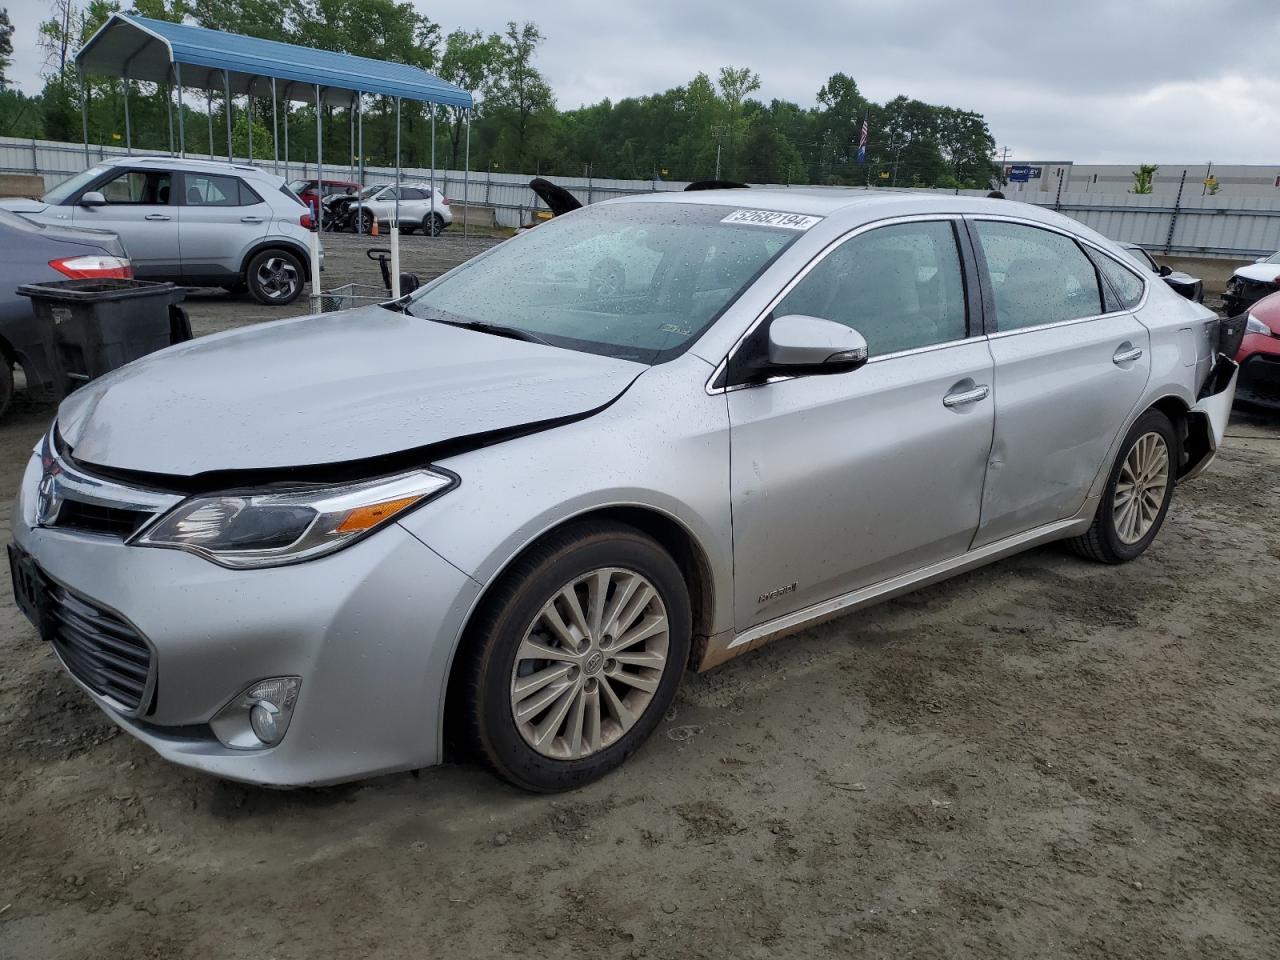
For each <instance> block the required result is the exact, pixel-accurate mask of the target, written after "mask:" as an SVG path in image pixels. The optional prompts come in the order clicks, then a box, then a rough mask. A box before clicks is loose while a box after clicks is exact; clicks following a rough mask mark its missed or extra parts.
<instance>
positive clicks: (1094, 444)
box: [970, 218, 1151, 546]
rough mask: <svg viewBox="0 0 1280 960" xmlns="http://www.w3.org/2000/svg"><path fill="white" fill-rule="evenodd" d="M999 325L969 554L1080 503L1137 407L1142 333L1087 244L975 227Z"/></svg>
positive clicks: (1023, 227)
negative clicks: (987, 443) (991, 425)
mask: <svg viewBox="0 0 1280 960" xmlns="http://www.w3.org/2000/svg"><path fill="white" fill-rule="evenodd" d="M970 225H971V227H972V231H973V234H974V237H975V241H976V252H977V253H978V255H979V260H980V262H984V263H985V274H984V276H985V278H986V280H987V284H986V285H987V289H988V291H989V294H990V296H989V306H990V307H992V308H993V309H994V323H995V329H994V330H993V332H992V333H991V353H992V356H993V358H994V360H995V401H996V402H995V414H996V420H995V423H996V430H995V441H994V444H993V446H992V450H991V464H990V468H989V469H988V471H987V481H986V485H985V487H984V490H983V496H982V523H981V526H980V528H979V530H978V536H977V538H976V540H975V541H974V545H975V546H982V545H984V544H988V543H991V542H993V541H996V540H1001V539H1003V538H1005V537H1008V536H1012V535H1014V534H1017V533H1021V532H1023V531H1026V530H1030V529H1032V528H1034V527H1039V526H1043V525H1045V524H1048V523H1053V522H1054V521H1056V520H1064V519H1067V518H1069V517H1071V516H1073V515H1075V514H1076V513H1077V512H1078V511H1079V510H1080V508H1081V507H1082V506H1083V505H1084V501H1085V497H1086V496H1087V494H1088V491H1089V488H1090V486H1091V485H1092V484H1093V481H1094V479H1095V478H1096V477H1097V475H1098V472H1099V471H1100V470H1101V469H1102V468H1103V466H1104V464H1103V460H1104V459H1105V457H1106V455H1107V451H1108V450H1109V449H1110V447H1111V444H1112V442H1113V441H1114V440H1115V438H1116V434H1117V433H1118V432H1119V431H1120V429H1121V428H1122V427H1123V426H1124V424H1125V423H1126V422H1127V421H1128V419H1129V416H1130V414H1131V413H1132V412H1133V409H1134V407H1135V406H1136V405H1137V403H1138V401H1139V400H1140V399H1141V397H1142V394H1143V392H1144V390H1145V388H1146V384H1147V378H1148V376H1149V374H1150V370H1151V359H1150V355H1149V354H1150V336H1149V334H1148V332H1147V329H1146V327H1144V326H1143V325H1142V324H1141V323H1139V322H1138V320H1137V319H1136V318H1135V317H1134V316H1133V314H1132V312H1131V311H1130V310H1128V309H1126V308H1123V307H1121V306H1120V305H1118V304H1116V303H1113V302H1108V301H1109V299H1110V298H1109V296H1108V290H1107V288H1106V287H1105V285H1104V282H1103V280H1102V278H1101V276H1100V275H1099V273H1098V270H1097V269H1096V267H1095V266H1094V264H1093V262H1092V260H1091V259H1090V258H1089V257H1088V256H1087V255H1086V253H1085V251H1084V248H1083V247H1082V246H1081V245H1080V243H1079V242H1078V241H1077V240H1076V239H1075V238H1073V237H1072V236H1071V235H1070V234H1068V233H1066V232H1064V231H1058V230H1055V229H1053V228H1051V227H1047V226H1045V225H1043V224H1033V223H1029V222H1015V221H1012V220H1003V219H997V218H990V219H988V218H979V219H974V220H973V221H971V224H970Z"/></svg>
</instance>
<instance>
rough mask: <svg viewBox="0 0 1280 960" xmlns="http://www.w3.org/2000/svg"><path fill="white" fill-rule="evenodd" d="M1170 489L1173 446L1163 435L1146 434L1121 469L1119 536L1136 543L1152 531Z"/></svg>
mask: <svg viewBox="0 0 1280 960" xmlns="http://www.w3.org/2000/svg"><path fill="white" fill-rule="evenodd" d="M1168 489H1169V445H1168V444H1167V443H1166V442H1165V439H1164V437H1162V436H1161V435H1160V434H1158V433H1155V432H1152V433H1144V434H1143V435H1142V436H1140V437H1139V438H1138V439H1137V441H1136V442H1135V443H1134V445H1133V446H1132V447H1130V448H1129V455H1128V456H1126V457H1125V459H1124V464H1123V465H1122V466H1121V467H1120V476H1119V477H1118V478H1117V480H1116V491H1115V498H1114V499H1115V502H1114V505H1113V507H1112V517H1113V520H1114V522H1115V528H1116V536H1118V537H1119V538H1120V541H1121V542H1122V543H1125V544H1135V543H1137V542H1138V541H1140V540H1141V539H1142V538H1143V537H1145V536H1146V535H1147V534H1148V533H1150V532H1151V528H1152V527H1153V526H1154V525H1155V522H1156V518H1158V517H1159V516H1160V509H1161V507H1163V506H1164V499H1165V494H1166V493H1167V492H1168Z"/></svg>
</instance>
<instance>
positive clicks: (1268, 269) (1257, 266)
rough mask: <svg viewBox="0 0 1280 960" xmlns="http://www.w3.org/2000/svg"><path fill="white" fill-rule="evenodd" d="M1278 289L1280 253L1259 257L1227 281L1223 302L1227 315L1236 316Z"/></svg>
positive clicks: (1279, 288) (1238, 270) (1279, 284)
mask: <svg viewBox="0 0 1280 960" xmlns="http://www.w3.org/2000/svg"><path fill="white" fill-rule="evenodd" d="M1277 290H1280V253H1274V254H1272V255H1271V256H1269V257H1259V258H1258V259H1257V260H1255V261H1254V262H1253V263H1251V264H1249V265H1248V266H1245V267H1240V268H1239V269H1237V270H1236V272H1235V273H1233V274H1232V275H1231V279H1230V280H1228V281H1227V290H1226V293H1225V294H1224V295H1223V297H1222V304H1223V306H1224V307H1225V308H1226V311H1227V316H1229V317H1234V316H1237V315H1239V314H1242V313H1244V312H1245V311H1246V310H1248V309H1249V307H1251V306H1253V304H1255V303H1257V302H1258V301H1259V300H1261V299H1262V298H1263V297H1268V296H1270V295H1271V294H1273V293H1275V292H1276V291H1277Z"/></svg>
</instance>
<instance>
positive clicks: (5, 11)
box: [0, 7, 13, 90]
mask: <svg viewBox="0 0 1280 960" xmlns="http://www.w3.org/2000/svg"><path fill="white" fill-rule="evenodd" d="M11 63H13V24H12V23H10V22H9V8H8V7H0V90H7V89H8V88H9V78H8V72H9V65H10V64H11Z"/></svg>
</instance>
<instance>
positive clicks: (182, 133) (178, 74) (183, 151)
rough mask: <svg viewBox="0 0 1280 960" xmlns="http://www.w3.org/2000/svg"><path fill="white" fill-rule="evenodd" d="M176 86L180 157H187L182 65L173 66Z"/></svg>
mask: <svg viewBox="0 0 1280 960" xmlns="http://www.w3.org/2000/svg"><path fill="white" fill-rule="evenodd" d="M173 77H174V86H176V87H177V88H178V156H180V157H185V156H186V155H187V125H186V123H184V122H183V119H182V64H180V63H175V64H174V65H173Z"/></svg>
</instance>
